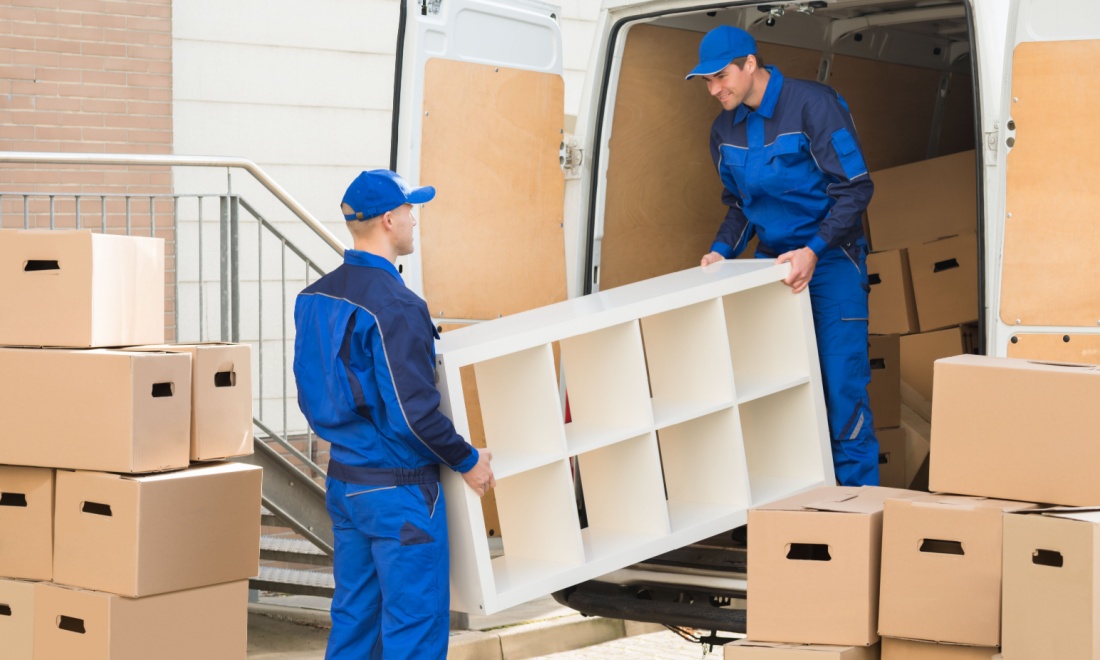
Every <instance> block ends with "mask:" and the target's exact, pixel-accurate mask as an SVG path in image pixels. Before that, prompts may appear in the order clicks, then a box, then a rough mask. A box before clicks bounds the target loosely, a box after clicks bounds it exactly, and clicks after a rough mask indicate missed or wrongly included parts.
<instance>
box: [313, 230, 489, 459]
mask: <svg viewBox="0 0 1100 660" xmlns="http://www.w3.org/2000/svg"><path fill="white" fill-rule="evenodd" d="M294 326H295V331H296V336H295V338H294V378H295V380H296V381H297V384H298V405H299V407H301V409H302V412H303V413H304V414H305V416H306V420H307V421H308V422H309V425H310V426H311V427H312V428H313V430H314V432H315V433H317V435H319V436H321V438H323V439H325V440H327V441H328V442H330V443H332V450H331V457H332V458H333V459H334V460H337V461H339V462H341V463H344V464H347V465H354V466H362V467H370V468H418V467H423V466H426V465H430V464H433V463H442V464H443V465H446V466H449V467H451V468H453V469H454V470H457V471H458V472H468V471H469V470H470V469H471V468H473V467H474V465H475V464H476V463H477V459H478V452H477V450H476V449H474V448H473V447H472V446H471V445H470V444H469V443H467V442H466V441H465V440H464V439H463V438H462V436H460V435H459V434H458V433H457V432H456V431H455V428H454V425H453V424H452V423H451V420H449V419H447V417H446V416H444V415H443V413H441V412H440V411H439V392H438V391H437V390H436V388H435V339H437V338H438V337H439V335H438V334H436V331H435V326H434V325H433V324H432V320H431V317H430V316H429V314H428V306H427V305H426V304H425V303H424V301H423V300H421V299H420V297H419V296H417V295H416V294H415V293H413V292H412V291H410V290H409V289H408V288H407V287H406V286H405V282H404V281H403V280H402V279H401V275H400V274H399V273H398V272H397V268H396V267H394V265H393V264H392V263H390V261H389V260H388V259H385V258H383V257H379V256H377V255H374V254H371V253H369V252H362V251H359V250H347V251H346V252H344V263H343V265H341V266H340V267H339V268H337V269H336V270H334V271H332V272H331V273H329V274H328V275H325V276H324V277H322V278H321V279H319V280H317V281H316V282H314V283H313V284H311V285H309V286H308V287H306V288H305V290H303V291H302V293H301V294H299V295H298V299H297V301H296V302H295V305H294Z"/></svg>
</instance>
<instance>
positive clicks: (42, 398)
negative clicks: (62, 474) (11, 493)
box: [0, 348, 191, 472]
mask: <svg viewBox="0 0 1100 660" xmlns="http://www.w3.org/2000/svg"><path fill="white" fill-rule="evenodd" d="M0 438H4V442H0V463H4V464H8V465H33V466H46V467H56V468H70V469H83V470H103V471H106V472H152V471H155V470H169V469H179V468H183V467H187V465H188V456H189V455H190V453H191V452H190V446H191V358H190V357H188V356H186V355H180V354H173V353H126V352H121V351H108V350H102V349H96V350H83V351H81V350H62V349H35V348H26V349H15V348H5V349H0Z"/></svg>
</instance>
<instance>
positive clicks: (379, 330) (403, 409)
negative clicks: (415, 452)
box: [300, 291, 454, 468]
mask: <svg viewBox="0 0 1100 660" xmlns="http://www.w3.org/2000/svg"><path fill="white" fill-rule="evenodd" d="M300 295H318V296H324V297H325V298H329V299H330V300H343V301H344V302H346V303H347V304H349V305H351V306H353V307H358V308H359V309H361V310H363V311H364V312H366V313H367V314H370V316H371V318H372V319H374V325H375V327H376V328H378V336H379V337H381V338H382V355H383V356H385V358H386V369H387V370H388V371H389V372H390V383H392V384H393V393H394V394H395V395H397V409H398V410H400V411H401V418H402V419H404V420H405V426H407V427H409V432H410V433H412V434H413V437H414V438H416V439H417V440H419V441H420V444H422V445H424V446H425V447H427V448H428V451H430V452H432V453H433V454H435V457H436V458H438V459H439V462H440V463H443V464H444V465H446V466H448V467H450V468H454V466H453V465H451V464H450V463H448V462H447V461H446V460H444V459H443V457H442V456H440V455H439V454H437V453H436V451H435V450H434V449H432V447H431V445H429V444H428V443H426V442H424V438H421V437H420V435H419V434H418V433H417V432H416V429H414V428H413V427H412V424H410V423H409V416H408V415H406V414H405V406H404V405H403V404H402V403H401V393H400V392H398V391H397V381H396V380H394V379H393V369H392V368H391V367H390V354H389V351H387V350H386V335H385V333H383V332H382V326H381V325H380V324H379V323H378V316H376V315H375V313H374V312H372V311H370V310H369V309H367V308H366V307H363V306H362V305H360V304H358V303H354V302H352V301H350V300H348V299H347V298H337V297H336V296H330V295H328V294H327V293H321V292H320V291H317V292H315V293H312V294H300ZM432 366H433V367H434V366H435V365H432Z"/></svg>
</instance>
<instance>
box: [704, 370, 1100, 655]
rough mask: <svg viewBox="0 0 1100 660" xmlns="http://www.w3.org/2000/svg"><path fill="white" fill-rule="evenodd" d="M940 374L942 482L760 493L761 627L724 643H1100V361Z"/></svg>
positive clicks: (1022, 647) (754, 527)
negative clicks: (918, 487) (920, 488)
mask: <svg viewBox="0 0 1100 660" xmlns="http://www.w3.org/2000/svg"><path fill="white" fill-rule="evenodd" d="M934 374H935V381H934V382H935V397H934V399H933V400H934V402H935V403H934V406H935V411H934V412H935V423H934V424H932V427H931V428H932V434H931V462H930V477H929V481H930V486H931V488H932V490H933V491H936V492H935V493H933V494H929V493H921V492H917V491H912V490H897V489H889V488H874V487H864V488H822V489H817V490H815V491H811V492H809V493H804V494H802V495H799V496H796V497H793V498H789V499H786V500H783V501H780V502H775V503H772V504H770V505H767V506H764V507H760V508H758V509H754V510H751V511H750V512H749V531H750V533H749V553H748V565H749V576H748V582H749V584H750V585H751V586H752V589H751V591H750V593H749V607H748V639H747V640H744V641H740V642H737V643H734V644H730V645H727V647H726V649H725V651H726V658H728V659H730V660H746V659H752V658H755V659H759V660H832V659H845V660H849V659H855V660H865V659H868V658H879V657H881V658H883V659H885V660H911V659H912V660H924V659H929V658H931V659H936V658H943V659H944V660H968V659H973V660H979V659H980V660H989V659H991V658H1003V659H1004V660H1036V659H1039V658H1043V659H1045V658H1057V659H1058V660H1088V659H1092V658H1100V606H1098V605H1097V604H1098V603H1100V481H1098V480H1097V479H1096V477H1095V475H1096V474H1097V473H1098V472H1100V444H1097V443H1096V441H1095V435H1096V429H1097V428H1100V410H1098V409H1097V407H1096V405H1095V402H1096V401H1098V400H1100V367H1096V366H1088V365H1067V364H1050V363H1041V362H1034V361H1028V360H1018V359H1009V358H990V357H984V356H975V355H959V356H955V357H950V358H944V359H941V360H938V361H937V362H936V363H935V371H934ZM1035 502H1043V503H1045V504H1042V505H1039V504H1035ZM1052 504H1053V505H1054V506H1052ZM880 640H881V641H880Z"/></svg>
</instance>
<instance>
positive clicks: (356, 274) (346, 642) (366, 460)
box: [294, 170, 496, 660]
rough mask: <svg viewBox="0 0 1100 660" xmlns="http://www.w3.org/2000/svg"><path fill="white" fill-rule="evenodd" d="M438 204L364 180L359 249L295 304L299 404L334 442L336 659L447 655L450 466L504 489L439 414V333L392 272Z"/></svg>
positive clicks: (348, 196)
mask: <svg viewBox="0 0 1100 660" xmlns="http://www.w3.org/2000/svg"><path fill="white" fill-rule="evenodd" d="M434 196H435V189H434V188H431V187H424V188H415V189H411V188H409V186H408V184H406V183H405V181H404V180H402V179H401V177H400V176H398V175H397V174H395V173H393V172H390V171H389V170H374V171H370V172H363V173H362V174H360V175H359V177H358V178H356V179H355V181H353V182H352V184H351V186H350V187H349V188H348V189H347V192H346V193H345V194H344V199H343V202H342V204H341V208H342V210H343V213H344V218H345V220H347V221H348V223H347V224H348V230H349V231H350V232H351V234H352V237H353V239H354V241H355V242H354V246H353V248H352V249H350V250H347V251H346V252H345V253H344V263H343V265H342V266H340V267H339V268H337V269H336V270H334V271H333V272H331V273H329V274H328V275H325V276H324V277H322V278H321V279H319V280H317V281H316V282H314V283H313V284H311V285H310V286H308V287H306V289H305V290H304V291H302V293H301V294H300V295H299V296H298V300H297V302H296V304H295V307H294V325H295V330H296V332H297V335H296V337H295V340H294V377H295V379H296V381H297V385H298V404H299V406H300V407H301V409H302V412H303V413H305V416H306V419H307V420H308V421H309V425H310V427H312V428H313V430H314V432H315V433H317V435H319V436H320V437H322V438H324V439H325V440H327V441H329V442H330V443H331V444H332V449H331V460H330V462H329V468H328V479H327V482H326V485H327V488H328V494H327V500H328V511H329V515H330V516H331V517H332V529H333V534H334V537H335V556H334V558H333V571H334V573H335V577H336V593H335V596H334V597H333V600H332V632H331V633H330V635H329V640H328V650H327V652H326V654H325V657H326V658H328V659H330V660H331V659H338V660H366V659H367V658H371V659H374V658H411V657H425V658H443V657H446V655H447V639H448V634H449V628H450V614H449V610H450V583H449V575H448V574H449V566H450V561H449V545H448V540H447V519H446V508H445V506H444V500H443V492H442V490H441V489H440V484H439V470H440V465H441V464H442V465H443V466H444V467H445V468H448V469H452V470H455V471H457V472H460V473H462V476H463V477H464V478H465V480H466V483H467V484H468V485H469V486H470V488H472V489H473V490H474V492H476V493H477V494H478V495H479V496H481V495H484V494H485V493H486V492H487V491H488V490H489V489H490V488H492V487H494V486H495V485H496V484H495V480H494V479H493V473H492V470H491V469H490V467H489V460H490V458H491V456H490V454H489V452H488V451H484V450H483V451H481V452H478V450H477V449H474V448H473V447H472V446H471V445H470V444H469V443H467V442H466V441H465V440H463V439H462V437H461V436H459V435H458V433H456V432H455V428H454V426H453V425H452V424H451V421H450V420H449V419H447V418H446V417H445V416H444V415H443V414H442V413H441V412H440V411H439V394H438V392H437V391H436V388H435V344H434V341H435V339H437V338H438V335H437V334H436V332H435V326H434V324H433V323H432V320H431V317H430V316H429V314H428V307H427V305H426V304H425V303H424V301H423V300H421V299H420V297H418V296H417V295H416V294H415V293H413V292H412V291H410V290H409V289H408V288H406V287H405V283H404V281H403V280H402V279H401V274H400V273H399V272H398V270H397V268H396V266H395V265H394V261H395V260H396V259H397V257H399V256H402V255H406V254H411V253H412V251H413V227H414V226H415V225H416V219H415V218H414V217H413V215H412V208H413V204H423V203H425V202H428V201H430V200H431V199H432V198H433V197H434Z"/></svg>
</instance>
